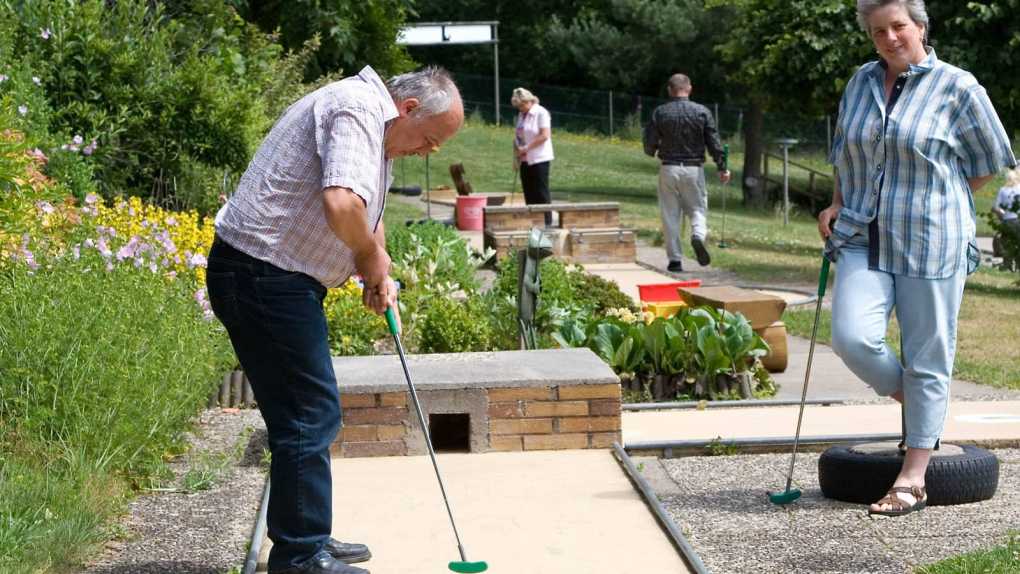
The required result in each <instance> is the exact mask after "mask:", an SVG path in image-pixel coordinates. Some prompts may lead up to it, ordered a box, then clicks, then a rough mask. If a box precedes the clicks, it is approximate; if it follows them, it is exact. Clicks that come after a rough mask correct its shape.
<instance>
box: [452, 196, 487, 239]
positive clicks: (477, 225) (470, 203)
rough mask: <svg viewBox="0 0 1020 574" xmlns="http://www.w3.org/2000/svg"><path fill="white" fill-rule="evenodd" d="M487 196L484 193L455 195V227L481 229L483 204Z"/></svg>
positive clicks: (464, 229)
mask: <svg viewBox="0 0 1020 574" xmlns="http://www.w3.org/2000/svg"><path fill="white" fill-rule="evenodd" d="M487 201H488V198H487V197H485V196H484V195H481V196H479V195H458V196H457V229H460V230H462V231H481V230H482V224H483V223H484V221H485V204H486V202H487Z"/></svg>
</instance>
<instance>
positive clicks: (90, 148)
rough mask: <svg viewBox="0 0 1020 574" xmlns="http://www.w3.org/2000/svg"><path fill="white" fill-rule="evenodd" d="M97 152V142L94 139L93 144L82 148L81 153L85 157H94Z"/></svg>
mask: <svg viewBox="0 0 1020 574" xmlns="http://www.w3.org/2000/svg"><path fill="white" fill-rule="evenodd" d="M95 151H96V140H95V139H93V140H92V143H90V144H89V145H87V146H85V147H84V148H82V150H81V153H83V154H85V155H92V154H93V153H95Z"/></svg>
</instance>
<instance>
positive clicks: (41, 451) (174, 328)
mask: <svg viewBox="0 0 1020 574" xmlns="http://www.w3.org/2000/svg"><path fill="white" fill-rule="evenodd" d="M3 263H4V264H2V265H0V341H3V344H2V345H0V500H2V501H3V503H2V504H0V523H2V524H3V525H4V526H3V528H0V570H5V569H7V567H8V566H10V565H17V568H16V569H17V570H19V571H39V570H41V569H47V568H56V569H58V570H72V569H74V568H73V567H74V565H75V564H77V563H78V562H79V561H80V560H82V559H84V558H85V556H84V555H83V554H84V553H85V552H87V549H88V548H89V545H90V544H93V543H98V542H101V541H102V540H103V539H104V538H105V536H106V534H107V530H106V528H105V526H104V524H105V523H106V522H107V521H108V520H109V519H110V518H111V517H112V516H113V515H114V514H115V513H116V512H118V511H119V510H120V509H121V508H122V505H123V504H124V501H125V495H126V493H127V492H128V491H129V490H130V488H132V487H145V486H147V485H149V484H151V483H152V482H153V480H155V479H157V478H159V477H160V476H162V475H163V473H164V472H165V470H164V469H165V462H164V455H165V454H167V453H168V452H172V451H174V450H177V449H178V448H179V445H180V444H181V442H182V439H183V436H184V434H183V431H184V430H185V429H186V428H187V426H188V425H189V424H190V421H191V420H192V417H193V416H194V414H195V413H196V412H198V411H199V410H200V409H201V408H202V407H203V405H204V404H205V401H206V399H207V397H208V395H209V392H210V391H211V390H212V388H213V387H214V386H215V384H216V382H217V381H218V380H219V379H220V377H221V376H222V373H223V372H225V371H226V370H227V369H228V368H229V367H230V366H232V364H233V360H234V358H233V353H232V351H231V349H230V344H229V341H228V340H227V337H226V335H225V333H224V332H223V331H222V327H220V326H219V325H218V324H217V323H215V322H212V321H207V320H205V319H203V317H202V313H201V310H200V308H199V306H198V305H196V304H195V300H194V297H195V294H194V292H193V291H192V290H191V288H190V287H189V286H188V285H187V284H185V283H184V282H172V281H167V279H166V278H165V277H164V276H163V275H160V274H154V273H152V272H150V271H149V270H148V269H136V268H134V267H133V266H131V265H122V266H120V265H118V266H113V267H111V269H110V270H106V268H105V267H104V262H103V260H102V259H101V258H100V257H99V256H98V254H97V255H95V256H91V255H89V256H87V255H86V254H85V253H84V251H83V253H82V255H81V258H80V259H78V260H75V259H74V258H73V257H72V256H71V255H70V254H68V255H67V256H65V257H64V258H62V259H57V260H42V259H40V261H39V266H38V267H37V268H36V269H35V270H32V269H30V268H28V266H27V265H23V264H16V265H9V264H7V262H6V261H5V262H3Z"/></svg>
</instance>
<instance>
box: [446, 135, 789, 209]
mask: <svg viewBox="0 0 1020 574" xmlns="http://www.w3.org/2000/svg"><path fill="white" fill-rule="evenodd" d="M427 159H428V158H427V157H426V160H427ZM789 166H790V147H789V146H787V145H786V144H783V225H789V223H790V169H789Z"/></svg>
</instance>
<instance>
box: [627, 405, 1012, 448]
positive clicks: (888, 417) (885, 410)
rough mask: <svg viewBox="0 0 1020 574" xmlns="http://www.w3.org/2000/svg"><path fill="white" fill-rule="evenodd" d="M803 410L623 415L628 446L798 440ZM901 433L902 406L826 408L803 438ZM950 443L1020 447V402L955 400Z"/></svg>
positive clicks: (815, 412)
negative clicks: (796, 433) (1001, 443)
mask: <svg viewBox="0 0 1020 574" xmlns="http://www.w3.org/2000/svg"><path fill="white" fill-rule="evenodd" d="M797 411H798V407H797V406H788V407H760V408H739V409H732V408H711V409H705V410H701V411H699V410H694V409H686V410H677V411H643V412H624V413H623V442H624V446H625V447H628V448H630V447H631V446H633V444H634V443H636V442H646V441H663V440H712V439H714V438H716V437H721V438H722V439H723V440H730V439H736V438H751V437H769V438H774V437H793V435H794V431H795V430H796V426H797ZM899 432H900V406H899V405H898V404H895V403H892V402H890V403H889V404H871V405H841V406H821V405H809V406H807V407H805V409H804V424H803V428H802V430H801V435H802V436H831V435H865V434H883V433H899ZM944 440H945V441H946V442H952V441H958V440H965V441H977V440H991V441H1017V442H1018V443H1020V401H987V402H980V401H953V402H952V404H951V405H950V407H949V416H948V417H947V418H946V431H945V435H944Z"/></svg>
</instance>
